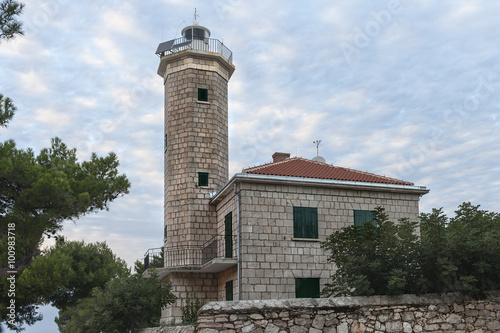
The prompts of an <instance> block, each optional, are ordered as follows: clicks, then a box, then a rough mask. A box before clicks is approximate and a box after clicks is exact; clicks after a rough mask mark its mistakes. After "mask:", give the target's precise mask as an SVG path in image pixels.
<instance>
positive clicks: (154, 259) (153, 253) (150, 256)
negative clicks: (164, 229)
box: [144, 247, 165, 270]
mask: <svg viewBox="0 0 500 333" xmlns="http://www.w3.org/2000/svg"><path fill="white" fill-rule="evenodd" d="M164 265H165V261H164V259H163V247H158V248H154V249H149V250H147V251H146V253H145V254H144V270H146V269H148V268H150V267H154V268H160V267H163V266H164Z"/></svg>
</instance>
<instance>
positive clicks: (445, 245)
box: [421, 202, 500, 297]
mask: <svg viewBox="0 0 500 333" xmlns="http://www.w3.org/2000/svg"><path fill="white" fill-rule="evenodd" d="M479 207H480V206H479V205H478V206H474V205H472V204H471V203H470V202H464V203H463V204H461V205H460V206H459V207H458V209H457V210H456V211H455V216H454V217H452V218H450V219H448V218H447V217H446V216H445V215H444V214H443V213H442V209H439V210H433V212H432V213H431V214H421V226H422V227H421V235H422V236H421V238H422V252H423V254H424V256H423V257H422V268H423V271H424V274H423V275H424V284H423V285H424V287H425V289H424V290H423V291H425V292H427V291H429V292H438V293H442V292H448V291H459V292H462V293H464V294H468V295H472V296H476V297H481V296H483V295H484V292H485V291H488V290H493V289H500V256H499V255H498V254H499V253H500V214H498V213H493V212H488V211H485V210H481V209H479Z"/></svg>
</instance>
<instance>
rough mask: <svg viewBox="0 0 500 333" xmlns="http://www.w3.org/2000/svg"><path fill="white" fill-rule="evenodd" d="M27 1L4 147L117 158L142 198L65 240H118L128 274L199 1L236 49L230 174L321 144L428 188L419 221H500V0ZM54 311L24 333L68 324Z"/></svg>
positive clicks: (156, 220)
mask: <svg viewBox="0 0 500 333" xmlns="http://www.w3.org/2000/svg"><path fill="white" fill-rule="evenodd" d="M24 3H25V5H26V7H25V9H24V12H23V14H22V16H21V20H22V21H23V22H24V29H25V32H26V33H25V36H21V37H16V38H15V39H14V40H12V41H9V42H3V43H2V44H0V93H2V94H4V95H5V96H8V97H10V98H12V99H13V101H14V103H15V105H16V106H17V108H18V111H17V113H16V115H15V117H14V119H13V121H12V122H11V123H10V125H9V127H8V128H7V129H0V140H2V141H4V140H7V139H14V140H15V141H16V143H17V146H18V147H19V148H28V147H31V148H33V149H34V150H35V152H39V151H40V150H41V149H42V148H45V147H48V146H49V145H50V140H51V138H53V137H56V136H57V137H60V138H61V139H62V140H63V141H64V142H65V143H66V144H67V145H68V146H69V147H75V148H77V151H78V157H79V159H80V160H81V161H83V160H88V159H89V158H90V155H91V153H92V152H96V153H97V154H98V155H100V156H104V155H106V154H107V153H108V152H110V151H113V152H115V153H116V154H117V155H118V158H119V160H120V167H119V171H120V172H121V173H125V174H126V175H127V177H128V179H129V180H130V182H131V184H132V187H131V190H130V194H128V195H126V196H124V197H121V198H118V199H117V200H115V202H113V203H112V204H111V205H110V210H109V211H103V212H99V213H96V214H90V215H88V216H86V217H84V218H81V219H80V220H77V221H75V222H71V221H69V222H67V223H66V224H65V227H64V229H63V231H62V234H63V235H65V236H66V237H67V238H69V239H71V240H84V241H85V242H96V241H106V242H107V244H108V245H109V247H110V248H111V249H112V250H113V251H114V252H115V253H116V254H117V255H118V256H119V257H120V258H123V259H125V260H126V261H127V263H128V264H129V266H132V265H133V262H134V261H135V260H137V259H142V258H143V256H144V253H145V252H146V250H147V249H149V248H156V247H160V246H162V242H163V157H162V154H163V85H162V84H163V81H162V78H161V77H160V76H158V75H157V74H156V71H157V68H158V64H159V58H158V57H157V56H156V55H155V50H156V47H157V46H158V44H159V43H161V42H163V41H167V40H170V39H173V38H176V37H179V36H180V32H181V30H182V28H183V27H185V26H187V25H190V24H191V23H192V22H193V13H194V9H195V8H197V13H198V14H199V17H198V19H197V20H198V22H199V24H200V25H203V26H205V27H207V28H208V29H210V31H211V33H212V35H211V37H212V38H216V39H219V40H221V41H223V42H224V44H225V45H226V46H227V47H228V48H229V49H230V50H231V51H232V52H233V63H234V65H235V67H236V71H235V72H234V74H233V76H232V78H231V80H230V82H229V169H230V175H229V176H232V175H233V174H234V173H238V172H240V171H241V170H242V169H243V168H245V167H251V166H255V165H260V164H263V163H267V162H271V161H272V158H271V155H272V154H273V153H274V152H278V151H279V152H288V153H291V155H292V156H300V157H304V158H313V157H314V156H316V145H315V144H314V143H313V141H316V140H321V144H320V145H319V154H320V155H321V156H323V157H324V158H325V159H326V161H327V163H330V164H333V165H336V166H342V167H349V168H353V169H357V170H362V171H368V172H372V173H376V174H381V175H386V176H390V177H393V178H398V179H403V180H406V181H411V182H413V183H415V185H420V186H426V187H427V188H429V189H430V193H428V194H427V195H425V196H424V197H422V198H421V201H420V211H421V212H431V210H432V208H440V207H443V209H444V211H445V212H446V213H447V214H448V216H453V212H454V210H456V209H457V206H458V205H459V204H461V203H462V202H465V201H470V202H472V203H473V204H475V205H481V207H482V209H485V210H489V211H495V212H500V200H498V188H499V186H500V177H499V176H500V144H499V142H500V115H499V113H500V64H499V63H498V59H500V48H499V47H498V45H499V44H500V21H499V20H498V15H499V14H500V2H497V1H480V0H478V1H465V0H442V1H439V2H436V1H428V0H422V1H409V0H380V1H379V0H377V1H374V0H364V1H363V0H350V1H326V0H324V1H322V0H309V1H298V0H286V1H284V0H273V1H263V0H256V1H244V0H215V1H193V0H148V1H136V0H134V1H117V0H109V1H106V2H102V1H97V0H85V1H78V2H76V1H69V0H36V1H35V0H26V1H24ZM45 311H46V316H45V318H46V319H45V320H44V321H43V322H42V323H40V324H37V325H35V326H33V327H31V328H28V329H27V330H26V332H28V333H29V332H51V331H56V328H55V326H54V324H53V322H52V319H51V316H52V317H53V315H54V314H55V313H54V311H53V310H52V311H51V310H45ZM44 313H45V312H44ZM44 325H45V326H44ZM49 325H52V326H49Z"/></svg>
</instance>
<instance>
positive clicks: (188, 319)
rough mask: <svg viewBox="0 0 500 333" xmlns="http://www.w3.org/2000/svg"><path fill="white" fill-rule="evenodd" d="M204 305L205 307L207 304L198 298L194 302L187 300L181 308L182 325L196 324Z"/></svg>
mask: <svg viewBox="0 0 500 333" xmlns="http://www.w3.org/2000/svg"><path fill="white" fill-rule="evenodd" d="M203 305H205V303H204V302H202V301H200V300H199V299H198V298H195V300H194V301H192V300H190V299H189V298H187V299H186V304H185V305H182V306H181V312H182V318H181V319H182V322H181V324H183V325H193V324H195V323H196V319H197V318H198V311H199V310H200V309H201V307H202V306H203Z"/></svg>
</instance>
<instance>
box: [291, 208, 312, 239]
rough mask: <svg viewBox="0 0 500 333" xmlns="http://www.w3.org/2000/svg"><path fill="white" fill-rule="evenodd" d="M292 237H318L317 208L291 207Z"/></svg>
mask: <svg viewBox="0 0 500 333" xmlns="http://www.w3.org/2000/svg"><path fill="white" fill-rule="evenodd" d="M293 237H294V238H311V239H317V238H318V208H315V207H293Z"/></svg>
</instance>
